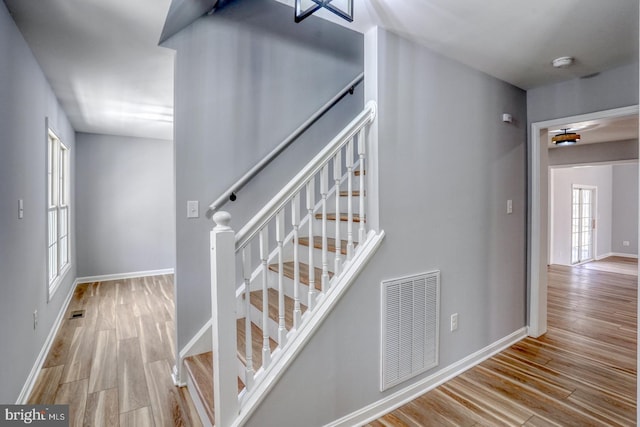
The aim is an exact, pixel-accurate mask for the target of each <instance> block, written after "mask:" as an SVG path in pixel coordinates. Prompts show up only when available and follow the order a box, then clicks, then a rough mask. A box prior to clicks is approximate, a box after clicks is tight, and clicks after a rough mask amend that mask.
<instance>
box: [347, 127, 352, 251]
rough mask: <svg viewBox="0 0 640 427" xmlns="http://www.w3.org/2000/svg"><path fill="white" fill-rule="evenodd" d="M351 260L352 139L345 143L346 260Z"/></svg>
mask: <svg viewBox="0 0 640 427" xmlns="http://www.w3.org/2000/svg"><path fill="white" fill-rule="evenodd" d="M352 259H353V138H352V139H350V140H349V142H348V143H347V260H349V261H351V260H352Z"/></svg>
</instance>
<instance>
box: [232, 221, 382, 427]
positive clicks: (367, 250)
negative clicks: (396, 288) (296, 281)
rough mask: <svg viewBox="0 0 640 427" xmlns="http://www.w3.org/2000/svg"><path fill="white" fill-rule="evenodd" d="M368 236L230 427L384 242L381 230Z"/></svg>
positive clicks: (253, 405) (279, 372)
mask: <svg viewBox="0 0 640 427" xmlns="http://www.w3.org/2000/svg"><path fill="white" fill-rule="evenodd" d="M370 234H371V236H369V237H368V238H367V241H366V243H365V244H364V245H363V247H362V252H361V254H360V255H359V257H358V258H354V262H350V263H349V264H347V265H346V268H345V270H344V271H343V272H342V275H341V276H342V280H341V281H340V282H339V283H336V284H335V285H334V287H332V288H331V292H329V293H328V294H327V295H326V296H325V297H324V298H326V301H325V300H324V299H323V301H322V304H321V305H320V306H319V307H318V308H317V309H316V310H314V311H313V313H312V317H311V318H310V319H309V321H306V322H303V323H302V326H301V327H300V329H299V330H298V333H297V334H296V335H295V336H294V337H293V339H291V341H288V342H287V344H286V345H285V347H284V349H283V350H282V351H283V355H282V357H280V358H278V359H277V361H275V362H274V363H272V364H271V365H270V366H269V368H268V369H267V370H266V371H265V372H264V374H265V378H264V379H263V380H261V381H260V383H259V384H258V385H257V387H255V388H254V389H253V390H252V391H251V394H250V395H249V396H248V397H247V398H246V401H245V402H243V405H242V407H241V408H242V409H241V411H240V413H239V414H238V417H237V418H236V419H235V420H234V422H233V424H231V427H239V426H242V425H244V424H245V423H246V422H247V420H248V419H249V418H250V417H251V415H252V414H253V412H254V411H255V410H256V409H257V408H258V405H259V404H260V402H262V400H263V399H264V398H265V397H266V396H267V394H268V393H269V391H270V390H271V389H272V388H273V386H275V384H276V383H277V381H278V380H279V379H280V377H281V376H282V375H283V374H284V373H285V372H286V368H287V367H288V366H289V365H290V364H291V363H292V362H293V361H294V360H295V358H296V357H297V356H298V354H299V353H300V351H301V350H302V349H303V348H304V346H305V345H306V343H307V342H308V341H309V340H310V339H311V337H312V336H313V334H314V333H315V332H316V331H317V329H318V326H320V324H322V322H323V321H324V320H325V318H326V317H327V316H328V315H329V313H330V312H331V310H332V309H333V308H334V306H335V305H336V303H337V302H338V301H339V300H340V298H341V297H342V295H343V294H344V293H345V292H346V291H347V289H349V286H350V285H351V284H352V283H353V282H354V281H355V280H356V278H357V277H358V275H359V274H360V272H361V271H362V270H363V269H364V268H365V266H366V265H367V263H368V262H369V260H370V259H371V257H372V256H373V254H375V252H376V251H377V250H378V248H379V247H380V245H381V244H382V240H383V239H384V231H380V232H379V233H377V234H376V233H375V232H373V231H371V232H370ZM305 314H306V313H305Z"/></svg>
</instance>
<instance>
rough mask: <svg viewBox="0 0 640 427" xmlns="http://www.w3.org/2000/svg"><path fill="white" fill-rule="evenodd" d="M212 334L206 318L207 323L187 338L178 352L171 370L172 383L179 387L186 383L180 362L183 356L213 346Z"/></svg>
mask: <svg viewBox="0 0 640 427" xmlns="http://www.w3.org/2000/svg"><path fill="white" fill-rule="evenodd" d="M212 341H213V336H212V335H211V319H209V320H207V323H205V324H204V326H202V328H200V330H199V331H198V332H196V334H195V335H194V336H193V338H191V339H190V340H189V342H188V343H187V344H185V346H184V347H183V348H182V350H180V354H178V363H176V366H174V368H173V370H174V373H173V383H174V384H175V385H177V386H179V387H182V386H184V385H186V384H187V383H186V379H185V378H184V369H182V368H183V366H182V362H183V361H184V359H185V358H187V357H189V356H193V355H196V354H200V353H206V352H207V351H211V349H212V348H213V343H212Z"/></svg>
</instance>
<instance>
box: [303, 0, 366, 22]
mask: <svg viewBox="0 0 640 427" xmlns="http://www.w3.org/2000/svg"><path fill="white" fill-rule="evenodd" d="M332 2H334V0H295V16H294V20H295V21H296V22H301V21H302V20H303V19H305V18H306V17H308V16H311V15H312V14H313V13H314V12H315V11H317V10H319V9H321V8H325V9H327V10H329V11H331V12H333V13H335V14H336V15H338V16H339V17H341V18H342V19H344V20H346V21H349V22H353V0H343V3H345V2H346V9H347V11H346V12H345V11H344V10H342V9H340V8H339V7H338V6H336V5H335V3H334V4H331V3H332ZM302 3H305V4H306V5H307V7H306V8H303V6H302ZM303 9H304V10H303Z"/></svg>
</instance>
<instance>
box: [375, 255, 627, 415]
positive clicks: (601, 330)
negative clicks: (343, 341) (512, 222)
mask: <svg viewBox="0 0 640 427" xmlns="http://www.w3.org/2000/svg"><path fill="white" fill-rule="evenodd" d="M606 261H607V262H609V263H614V264H615V263H616V259H607V260H606ZM618 261H620V260H618ZM622 262H625V263H628V262H629V261H628V260H623V261H622ZM633 262H634V263H635V264H636V268H637V260H635V261H633ZM548 278H549V290H548V315H549V319H548V321H549V323H548V324H549V328H548V332H547V333H546V334H545V335H543V336H542V337H540V338H538V339H532V338H526V339H524V340H522V341H520V342H518V343H517V344H515V345H513V346H511V347H510V348H509V349H507V350H506V351H504V352H502V353H500V354H498V355H496V356H494V357H492V358H490V359H488V360H486V361H485V362H483V363H481V364H480V365H478V366H476V367H474V368H472V369H470V370H468V371H467V372H465V373H463V374H462V375H460V376H458V377H457V378H455V379H453V380H451V381H449V382H447V383H445V384H443V385H441V386H440V387H438V388H436V389H434V390H432V391H430V392H428V393H426V394H424V395H422V396H420V397H419V398H417V399H416V400H413V401H412V402H410V403H408V404H406V405H404V406H402V407H400V408H398V409H397V410H395V411H393V412H391V413H389V414H387V415H385V416H384V417H382V418H380V419H378V420H376V421H374V422H371V423H370V424H368V425H367V426H370V427H380V426H394V427H397V426H421V427H424V426H528V427H536V426H538V427H542V426H563V427H564V426H635V425H636V404H637V403H636V348H637V344H636V328H637V308H636V306H637V285H638V278H637V276H633V275H629V274H619V273H612V272H607V271H600V270H595V269H590V268H586V267H575V268H571V267H563V266H551V267H550V268H549V271H548Z"/></svg>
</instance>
